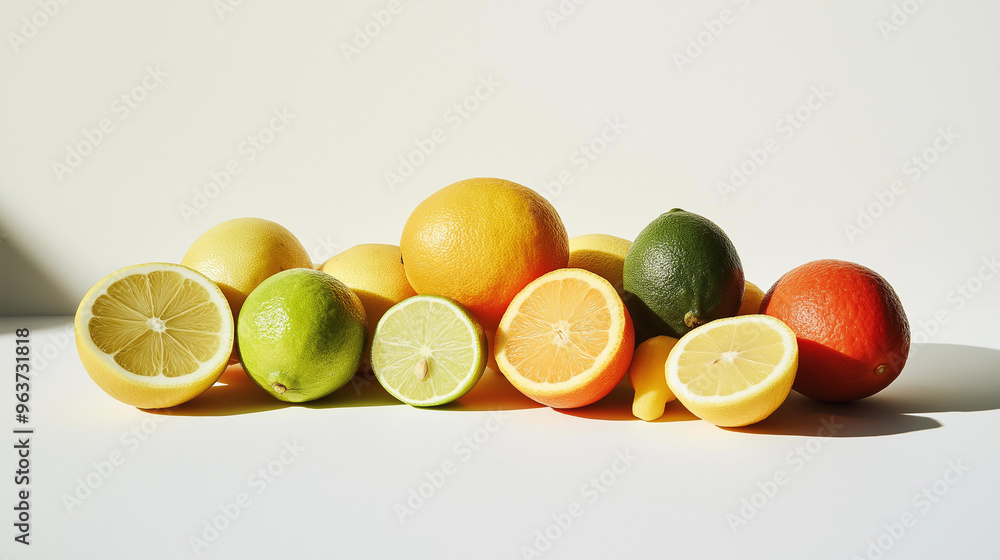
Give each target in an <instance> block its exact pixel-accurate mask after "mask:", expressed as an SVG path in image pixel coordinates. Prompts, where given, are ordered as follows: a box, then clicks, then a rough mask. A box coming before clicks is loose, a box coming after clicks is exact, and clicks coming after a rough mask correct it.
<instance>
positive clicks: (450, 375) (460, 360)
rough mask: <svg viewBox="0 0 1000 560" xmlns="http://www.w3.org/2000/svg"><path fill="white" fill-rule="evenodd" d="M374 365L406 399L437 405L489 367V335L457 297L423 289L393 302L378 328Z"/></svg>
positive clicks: (463, 390) (397, 394)
mask: <svg viewBox="0 0 1000 560" xmlns="http://www.w3.org/2000/svg"><path fill="white" fill-rule="evenodd" d="M371 365H372V370H373V371H374V372H375V377H376V378H378V380H379V383H381V384H382V386H383V387H385V389H386V391H388V392H389V393H390V394H392V395H393V396H394V397H396V398H397V399H399V400H401V401H403V402H404V403H406V404H410V405H413V406H437V405H441V404H445V403H449V402H451V401H453V400H455V399H457V398H459V397H461V396H462V395H464V394H466V393H468V392H469V391H470V390H471V389H472V387H473V386H475V384H476V382H477V381H479V378H480V377H482V376H483V371H484V370H485V369H486V335H485V333H484V332H483V328H482V327H481V326H480V325H479V321H477V320H476V318H475V317H474V316H473V315H472V314H471V313H469V311H468V310H467V309H465V308H464V307H462V305H461V304H460V303H458V302H456V301H454V300H452V299H449V298H445V297H440V296H430V295H420V296H413V297H410V298H407V299H405V300H403V301H401V302H399V303H398V304H396V305H394V306H393V307H391V308H390V309H389V310H388V311H386V312H385V315H383V316H382V319H381V320H380V321H379V322H378V326H377V327H376V328H375V336H374V338H373V340H372V357H371Z"/></svg>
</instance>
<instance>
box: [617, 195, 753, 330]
mask: <svg viewBox="0 0 1000 560" xmlns="http://www.w3.org/2000/svg"><path fill="white" fill-rule="evenodd" d="M623 284H624V288H625V297H624V299H625V304H626V306H627V307H628V310H629V314H631V316H632V320H633V322H634V324H635V332H636V341H637V342H639V341H642V340H645V339H647V338H651V337H654V336H659V335H666V336H672V337H674V338H680V337H681V336H683V335H684V334H685V333H687V332H688V331H690V330H692V329H694V328H695V327H697V326H699V325H703V324H705V323H708V322H709V321H712V320H715V319H721V318H723V317H732V316H734V315H736V313H737V312H738V311H739V310H740V304H741V303H742V301H743V289H744V280H743V265H742V264H741V263H740V257H739V255H737V254H736V248H735V247H733V244H732V242H731V241H730V240H729V237H727V236H726V233H725V232H724V231H722V229H721V228H720V227H719V226H717V225H715V224H714V223H712V222H711V221H710V220H708V219H706V218H704V217H702V216H699V215H697V214H692V213H691V212H685V211H684V210H681V209H679V208H675V209H673V210H671V211H669V212H667V213H666V214H662V215H660V217H658V218H656V219H655V220H653V221H652V222H651V223H650V224H649V225H647V226H646V227H645V229H643V230H642V231H641V232H639V235H638V236H637V237H636V238H635V241H634V242H633V243H632V246H631V247H629V250H628V253H627V254H626V255H625V268H624V270H623Z"/></svg>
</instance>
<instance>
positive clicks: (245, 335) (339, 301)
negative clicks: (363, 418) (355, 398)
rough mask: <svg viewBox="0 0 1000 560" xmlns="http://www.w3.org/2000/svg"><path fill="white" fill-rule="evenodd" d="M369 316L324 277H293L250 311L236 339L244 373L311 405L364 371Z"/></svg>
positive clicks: (296, 273) (257, 292) (259, 296)
mask: <svg viewBox="0 0 1000 560" xmlns="http://www.w3.org/2000/svg"><path fill="white" fill-rule="evenodd" d="M366 329H367V327H366V325H365V308H364V306H363V305H362V304H361V300H360V299H358V296H357V295H355V294H354V292H353V291H351V289H350V288H348V287H347V286H345V285H344V283H343V282H341V281H339V280H337V279H336V278H334V277H333V276H330V275H329V274H327V273H325V272H320V271H318V270H312V269H305V268H298V269H293V270H286V271H284V272H279V273H278V274H275V275H274V276H271V277H270V278H268V279H267V280H264V281H263V282H261V283H260V285H259V286H257V288H255V289H254V291H253V292H251V293H250V296H249V297H247V300H246V302H245V303H244V304H243V310H242V311H241V312H240V319H239V323H238V325H237V329H236V333H237V335H236V336H237V339H238V340H239V344H240V357H241V361H242V363H243V369H244V371H246V373H247V375H248V376H250V379H253V381H254V383H256V384H257V385H259V386H260V387H261V388H262V389H264V390H265V391H267V392H268V393H270V394H271V395H273V396H274V397H275V398H277V399H280V400H283V401H289V402H304V401H311V400H315V399H318V398H320V397H324V396H326V395H328V394H330V393H332V392H333V391H336V390H337V389H339V388H341V387H343V386H344V385H345V384H346V383H347V382H348V381H350V379H351V377H353V376H354V373H355V372H356V371H357V370H358V366H359V365H360V363H361V355H362V353H363V351H364V348H365V339H366Z"/></svg>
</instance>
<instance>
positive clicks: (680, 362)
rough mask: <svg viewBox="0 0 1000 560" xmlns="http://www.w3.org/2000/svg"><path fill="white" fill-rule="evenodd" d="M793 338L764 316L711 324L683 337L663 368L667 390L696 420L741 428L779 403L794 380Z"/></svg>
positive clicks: (764, 414) (734, 318)
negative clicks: (696, 417) (668, 388)
mask: <svg viewBox="0 0 1000 560" xmlns="http://www.w3.org/2000/svg"><path fill="white" fill-rule="evenodd" d="M797 367H798V346H797V344H796V341H795V333H793V332H792V330H791V329H789V328H788V327H787V326H786V325H785V324H784V323H782V322H781V321H779V320H777V319H775V318H773V317H768V316H766V315H744V316H739V317H733V318H728V319H720V320H717V321H712V322H711V323H708V324H706V325H703V326H701V327H698V328H696V329H694V330H692V331H691V332H689V333H688V334H686V335H684V336H683V337H682V338H681V339H680V340H679V341H678V342H677V345H676V346H674V348H673V350H671V351H670V355H669V356H668V358H667V362H666V365H665V369H666V377H667V385H668V386H669V387H670V390H671V391H673V393H674V394H675V395H676V396H677V398H678V399H679V400H680V401H681V403H682V404H684V406H685V407H687V409H688V410H690V411H691V412H692V413H693V414H694V415H695V416H698V417H699V418H702V419H704V420H707V421H709V422H711V423H713V424H715V425H717V426H727V427H736V426H746V425H748V424H753V423H755V422H759V421H761V420H763V419H764V418H766V417H768V416H769V415H770V414H771V413H772V412H774V411H775V410H777V408H778V407H779V406H780V405H781V403H782V402H784V400H785V398H786V397H787V396H788V392H789V391H790V390H791V387H792V382H793V381H794V380H795V370H796V368H797Z"/></svg>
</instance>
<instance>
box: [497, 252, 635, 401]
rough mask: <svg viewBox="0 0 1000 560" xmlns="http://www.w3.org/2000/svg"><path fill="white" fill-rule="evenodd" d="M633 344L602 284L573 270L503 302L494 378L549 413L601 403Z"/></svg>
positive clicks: (625, 318) (627, 321)
mask: <svg viewBox="0 0 1000 560" xmlns="http://www.w3.org/2000/svg"><path fill="white" fill-rule="evenodd" d="M634 344H635V331H634V330H633V328H632V319H631V318H630V317H629V315H628V312H627V311H626V310H625V305H624V304H623V303H622V300H621V298H620V297H618V293H617V292H616V291H615V288H614V286H612V285H611V284H610V283H609V282H608V281H607V280H605V279H604V278H601V277H600V276H598V275H596V274H594V273H592V272H588V271H586V270H583V269H579V268H562V269H559V270H554V271H552V272H549V273H548V274H545V275H543V276H540V277H538V278H537V279H535V280H534V281H533V282H531V283H530V284H528V285H527V286H525V288H524V289H523V290H521V291H520V292H519V293H518V294H517V296H516V297H515V298H514V300H513V301H511V304H510V306H509V307H508V308H507V312H506V313H504V316H503V319H501V321H500V326H499V328H498V329H497V334H496V344H495V349H494V351H495V355H496V361H497V365H498V366H499V367H500V372H501V373H503V374H504V376H506V377H507V379H508V380H510V382H511V384H512V385H514V387H516V388H517V389H518V390H520V391H521V392H522V393H524V394H525V395H527V396H528V397H530V398H532V399H534V400H535V401H538V402H540V403H542V404H545V405H548V406H551V407H554V408H574V407H579V406H585V405H588V404H591V403H593V402H596V401H597V400H598V399H600V398H601V397H604V396H605V395H607V394H608V393H609V392H611V390H612V389H614V387H615V386H616V385H618V383H619V382H620V381H621V380H622V377H624V376H625V372H626V371H627V370H628V366H629V362H631V360H632V350H633V346H634Z"/></svg>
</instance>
